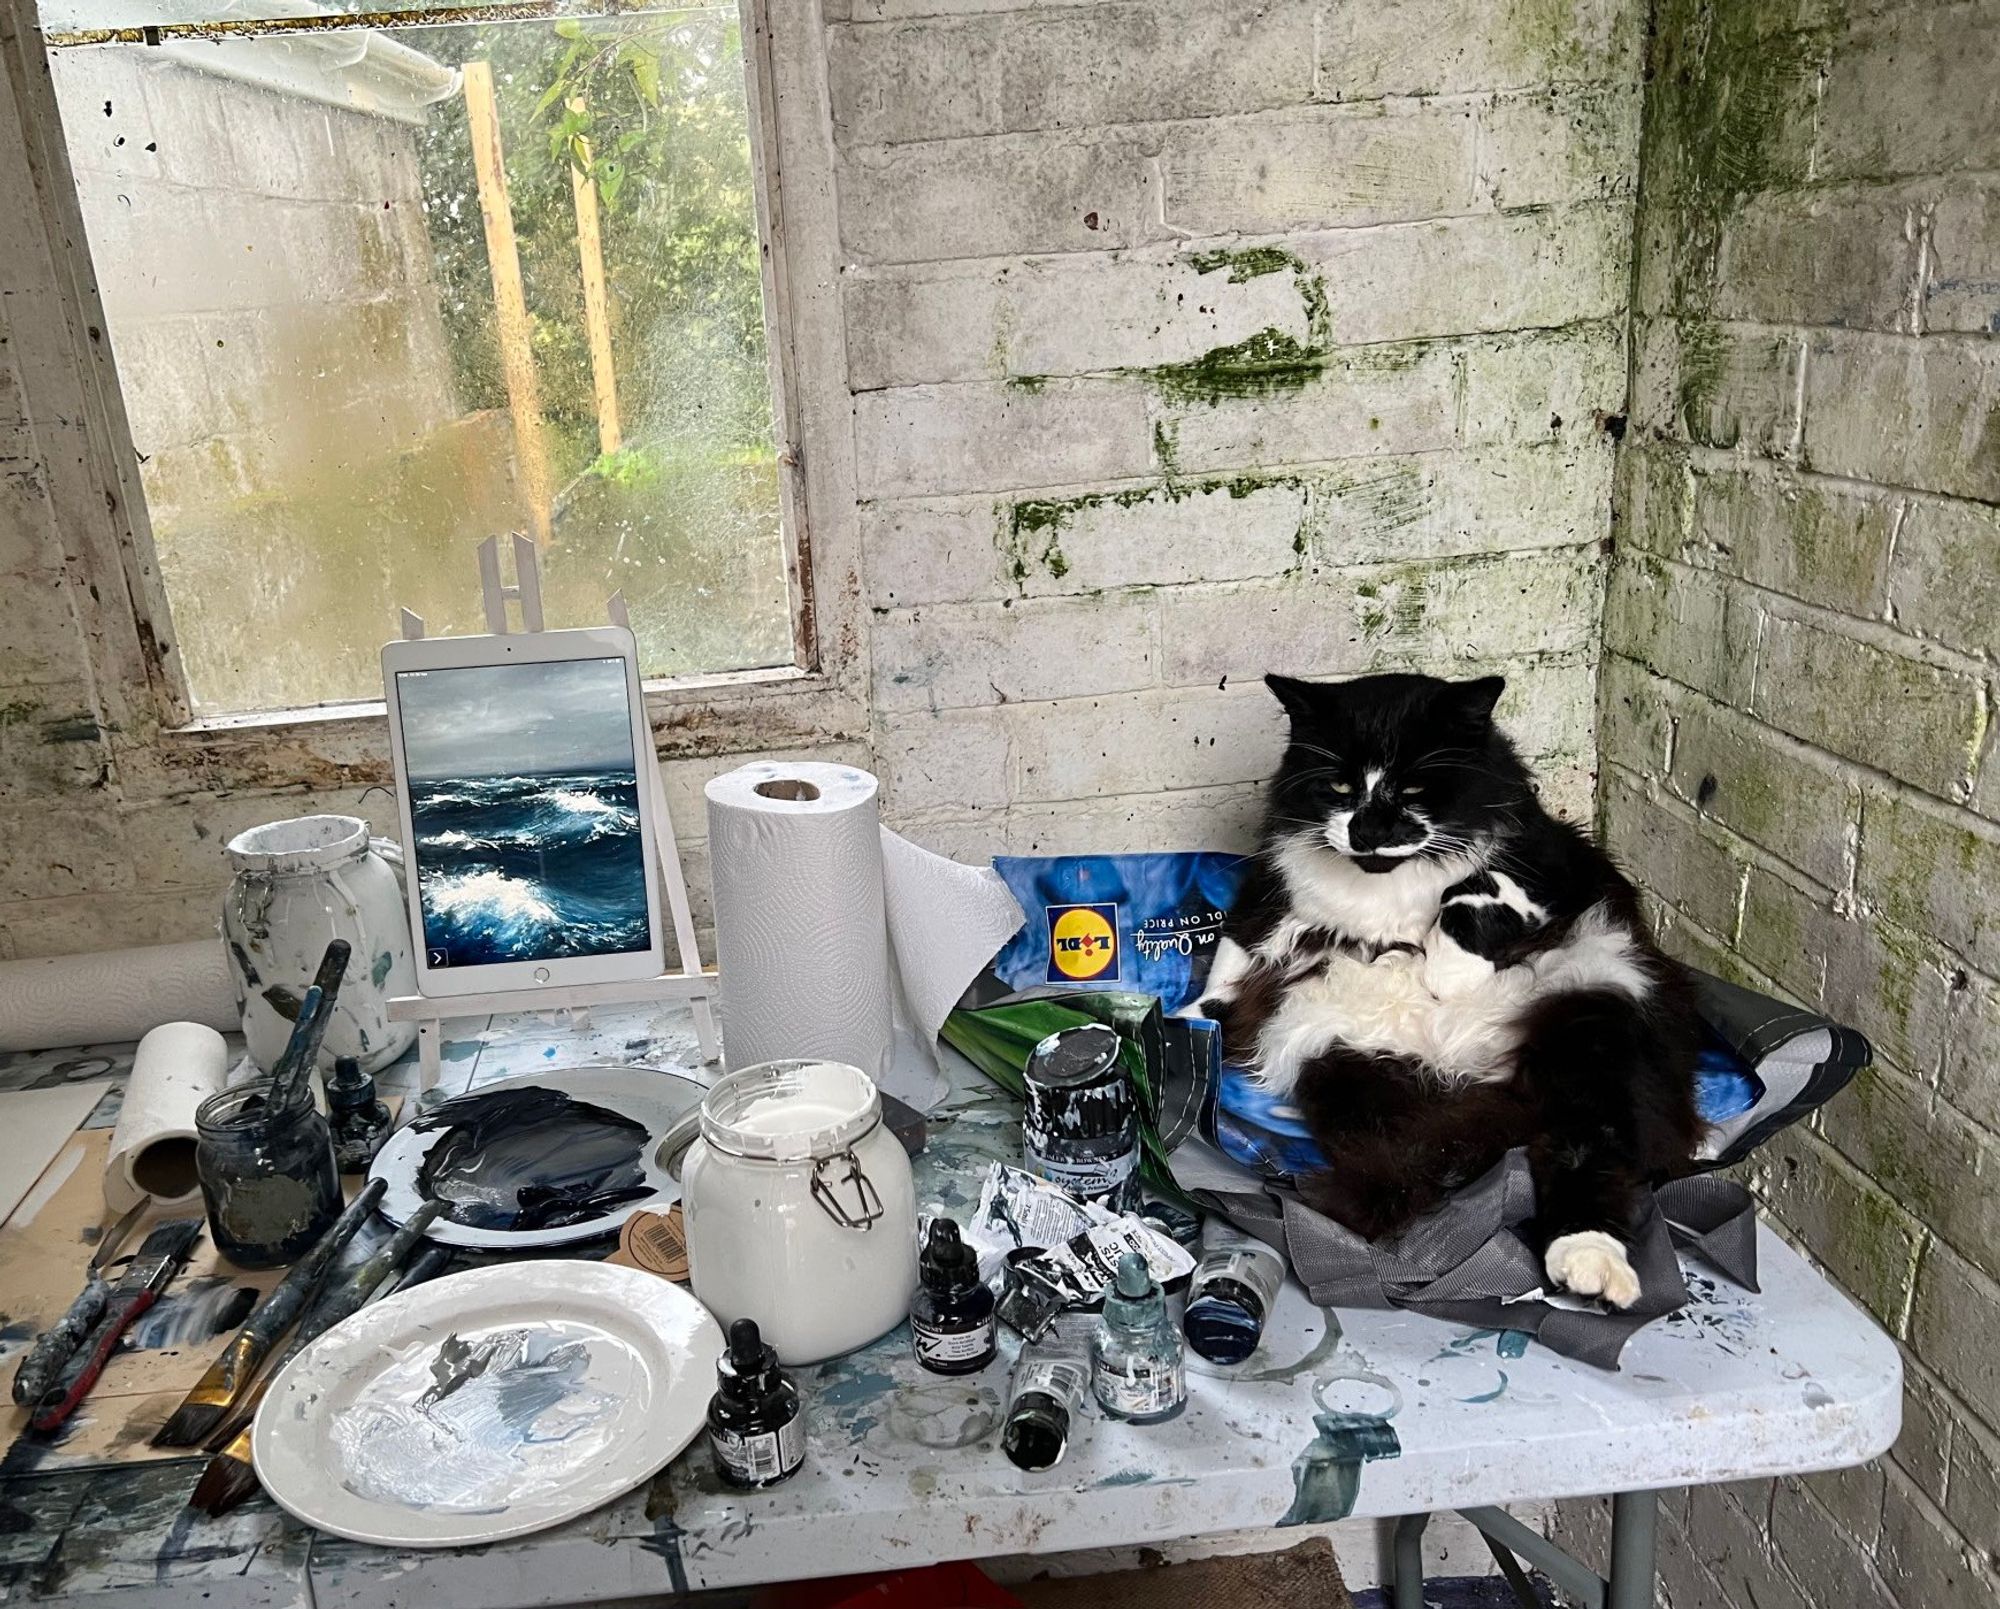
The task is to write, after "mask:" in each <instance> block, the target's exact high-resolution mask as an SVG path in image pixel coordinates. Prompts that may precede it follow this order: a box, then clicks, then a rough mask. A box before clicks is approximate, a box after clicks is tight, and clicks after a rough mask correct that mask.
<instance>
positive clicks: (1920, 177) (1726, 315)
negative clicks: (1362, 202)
mask: <svg viewBox="0 0 2000 1609" xmlns="http://www.w3.org/2000/svg"><path fill="white" fill-rule="evenodd" d="M1653 49H1654V52H1655V55H1654V59H1653V61H1652V62H1651V64H1650V73H1649V90H1648V100H1647V106H1646V112H1645V133H1644V142H1643V156H1642V165H1641V175H1640V196H1641V202H1640V209H1639V218H1638V240H1639V245H1638V262H1637V272H1636V278H1635V286H1636V290H1635V304H1634V309H1633V314H1634V326H1633V327H1634V343H1633V344H1634V353H1635V373H1636V381H1635V388H1634V394H1633V399H1632V406H1633V415H1632V423H1631V429H1630V431H1629V433H1628V434H1627V436H1626V440H1625V443H1624V446H1623V449H1622V450H1621V454H1620V463H1619V482H1618V502H1617V524H1616V544H1617V550H1616V556H1615V559H1614V561H1613V566H1612V573H1611V577H1610V581H1609V586H1608V594H1607V602H1606V612H1605V621H1604V661H1603V671H1602V678H1601V705H1600V718H1599V730H1600V741H1601V753H1602V759H1603V783H1602V794H1601V808H1602V813H1603V822H1604V826H1605V830H1606V832H1607V834H1608V837H1609V840H1610V842H1611V845H1612V847H1613V848H1614V849H1616V850H1618V851H1620V852H1621V853H1622V854H1623V855H1624V857H1625V859H1626V861H1627V862H1628V864H1629V865H1630V866H1631V868H1632V869H1633V871H1634V872H1635V873H1636V875H1637V876H1638V878H1639V880H1640V881H1641V882H1642V883H1643V884H1644V885H1645V887H1646V889H1647V890H1648V892H1649V894H1650V895H1651V897H1652V900H1653V903H1654V908H1655V910H1656V911H1657V913H1658V915H1659V918H1660V921H1661V924H1662V926H1663V928H1664V931H1665V934H1666V938H1667V942H1668V943H1669V945H1670V946H1671V947H1672V948H1673V949H1675V950H1677V951H1678V952H1679V953H1680V954H1681V955H1683V956H1684V957H1686V958H1687V959H1689V960H1691V961H1694V962H1697V963H1699V964H1701V965H1703V966H1706V967H1708V968H1710V969H1711V970H1714V971H1717V972H1720V973H1722V974H1723V975H1725V976H1729V977H1734V978H1736V979H1738V980H1740V981H1743V982H1746V983H1749V984H1752V985H1754V986H1758V987H1762V988H1765V989H1769V990H1772V991H1774V992H1777V993H1781V994H1785V995H1789V996H1791V997H1793V998H1796V999H1800V1000H1804V1001H1809V1002H1812V1003H1814V1004H1817V1005H1819V1006H1821V1007H1823V1008H1824V1009H1825V1010H1827V1011H1828V1012H1830V1013H1832V1014H1834V1015H1836V1016H1839V1017H1841V1018H1843V1019H1844V1020H1846V1021H1849V1022H1852V1023H1854V1024H1856V1025H1857V1026H1859V1027H1860V1028H1862V1029H1863V1030H1865V1031H1866V1032H1867V1034H1868V1035H1869V1037H1870V1038H1871V1039H1872V1040H1873V1042H1874V1044H1875V1047H1876V1052H1877V1057H1878V1063H1877V1066H1876V1068H1875V1069H1874V1071H1872V1072H1871V1073H1869V1074H1868V1075H1866V1076H1865V1077H1864V1079H1863V1080H1862V1081H1861V1082H1860V1083H1859V1084H1858V1085H1857V1086H1856V1087H1855V1088H1853V1089H1852V1090H1850V1091H1849V1092H1848V1093H1847V1094H1845V1095H1843V1096H1842V1097H1840V1098H1839V1099H1838V1100H1836V1101H1835V1102H1834V1103H1833V1104H1832V1105H1831V1106H1829V1107H1828V1108H1826V1109H1825V1111H1824V1112H1823V1113H1822V1114H1821V1115H1820V1116H1819V1117H1817V1118H1816V1119H1815V1120H1814V1121H1813V1122H1812V1123H1811V1124H1810V1125H1809V1126H1807V1127H1804V1128H1796V1129H1793V1130H1791V1131H1790V1132H1788V1133H1787V1134H1786V1135H1785V1136H1784V1137H1782V1138H1781V1139H1779V1140H1777V1141H1776V1142H1774V1143H1773V1144H1771V1145H1770V1146H1768V1147H1766V1149H1765V1150H1764V1152H1763V1153H1762V1154H1761V1155H1760V1157H1759V1158H1758V1159H1757V1160H1756V1161H1755V1162H1754V1163H1753V1165H1751V1166H1750V1168H1749V1169H1748V1170H1747V1172H1748V1177H1749V1178H1750V1180H1751V1182H1752V1183H1753V1184H1754V1185H1755V1186H1756V1188H1757V1189H1758V1190H1759V1191H1760V1192H1761V1194H1762V1195H1763V1198H1764V1200H1765V1202H1766V1204H1767V1205H1768V1207H1769V1209H1770V1213H1771V1215H1772V1217H1773V1218H1774V1220H1775V1221H1776V1222H1777V1224H1778V1225H1779V1226H1780V1227H1781V1229H1782V1230H1783V1231H1784V1232H1785V1233H1786V1234H1787V1235H1788V1236H1790V1237H1791V1238H1793V1239H1794V1241H1795V1242H1796V1243H1797V1244H1798V1245H1800V1246H1801V1247H1802V1248H1803V1249H1804V1250H1805V1251H1806V1252H1807V1253H1808V1254H1809V1255H1810V1256H1812V1257H1813V1258H1814V1259H1815V1260H1816V1261H1817V1262H1818V1263H1819V1264H1820V1266H1821V1267H1823V1268H1824V1269H1825V1270H1826V1271H1827V1272H1828V1273H1829V1274H1830V1275H1831V1276H1832V1277H1834V1278H1835V1279H1836V1280H1837V1281H1839V1283H1840V1284H1842V1285H1843V1286H1844V1287H1845V1288H1846V1289H1847V1290H1848V1291H1849V1292H1850V1293H1851V1294H1852V1295H1853V1296H1854V1298H1855V1299H1856V1300H1857V1301H1858V1302H1859V1303H1860V1304H1861V1305H1863V1306H1864V1307H1866V1308H1867V1309H1868V1310H1869V1311H1870V1312H1872V1313H1873V1314H1874V1315H1875V1316H1876V1318H1877V1319H1878V1320H1879V1321H1880V1322H1881V1323H1882V1324H1883V1325H1884V1326H1886V1327H1887V1328H1888V1329H1889V1330H1890V1331H1891V1332H1892V1333H1893V1334H1895V1335H1896V1336H1897V1337H1898V1339H1899V1340H1900V1341H1901V1342H1902V1344H1903V1350H1904V1359H1905V1365H1906V1370H1907V1377H1908V1381H1909V1388H1908V1397H1907V1401H1906V1404H1905V1412H1904V1431H1903V1435H1902V1438H1901V1440H1900V1441H1899V1442H1898V1444H1897V1446H1896V1447H1895V1448H1894V1449H1893V1451H1892V1452H1891V1453H1890V1454H1889V1455H1888V1456H1887V1457H1886V1458H1884V1459H1882V1460H1880V1461H1879V1462H1877V1463H1876V1464H1874V1465H1871V1466H1869V1467H1867V1468H1865V1469H1861V1470H1856V1471H1849V1472H1846V1473H1843V1474H1839V1475H1831V1476H1820V1477H1811V1478H1808V1479H1805V1480H1795V1481H1783V1482H1778V1483H1769V1482H1766V1483H1757V1484H1753V1485H1749V1486H1744V1487H1735V1488H1724V1489H1720V1490H1708V1491H1697V1492H1695V1493H1694V1494H1693V1495H1692V1497H1691V1498H1690V1497H1688V1496H1686V1495H1679V1496H1676V1497H1674V1498H1673V1499H1672V1500H1671V1501H1670V1503H1669V1524H1668V1526H1667V1528H1666V1530H1665V1532H1664V1533H1663V1539H1662V1540H1663V1549H1664V1554H1663V1557H1664V1561H1665V1568H1666V1590H1665V1596H1664V1600H1663V1601H1666V1602H1669V1603H1671V1604H1672V1605H1674V1606H1675V1609H1690V1606H1697V1605H1698V1606H1702V1609H1710V1606H1713V1609H1773V1606H1776V1605H1835V1604H1838V1605H1843V1606H1845V1605H1854V1606H1858V1609H1887V1606H1890V1605H1896V1606H1900V1609H1982V1606H1985V1609H1993V1606H1995V1605H2000V1577H1996V1575H1995V1570H1994V1565H1995V1559H1996V1551H2000V1504H1996V1501H1995V1499H1996V1494H1997V1493H2000V1473H1996V1472H2000V1349H1996V1348H1995V1346H1994V1344H1993V1336H1994V1333H1995V1325H1996V1320H2000V1233H1996V1231H2000V981H1996V979H2000V918H1996V917H1995V916H1994V914H1993V903H1994V900H1995V898H1996V895H2000V753H1996V734H1995V730H1994V719H1993V713H1994V702H1995V691H1996V671H1995V663H1994V653H1995V649H1996V646H2000V506H1996V505H2000V341H1996V339H1995V333H1996V332H2000V180H1996V178H1995V177H1994V175H1995V173H1996V171H2000V93H1996V88H1995V86H1996V85H2000V6H1996V5H1994V4H1992V3H1990V0H1980V3H1961V4H1943V5H1930V4H1916V3H1900V0H1887V3H1882V4H1868V5H1861V4H1856V5H1853V6H1849V7H1842V6H1840V5H1837V4H1820V3H1817V0H1808V3H1806V4H1794V3H1789V0H1664V3H1663V4H1662V5H1661V6H1660V8H1659V11H1658V15H1657V19H1656V27H1655V30H1654V42H1653ZM1603 1518H1604V1516H1603V1514H1602V1511H1601V1509H1598V1508H1595V1507H1589V1506H1567V1507H1565V1509H1564V1511H1563V1514H1562V1525H1563V1528H1564V1529H1566V1530H1568V1531H1571V1532H1573V1533H1575V1534H1579V1535H1581V1536H1583V1537H1585V1538H1586V1539H1589V1540H1601V1536H1600V1535H1599V1533H1601V1530H1602V1524H1603Z"/></svg>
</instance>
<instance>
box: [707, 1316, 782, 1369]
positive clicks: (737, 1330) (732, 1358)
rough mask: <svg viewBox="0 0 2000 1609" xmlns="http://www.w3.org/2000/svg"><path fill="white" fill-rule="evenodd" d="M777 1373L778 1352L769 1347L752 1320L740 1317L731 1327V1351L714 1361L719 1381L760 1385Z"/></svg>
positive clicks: (755, 1322) (774, 1348)
mask: <svg viewBox="0 0 2000 1609" xmlns="http://www.w3.org/2000/svg"><path fill="white" fill-rule="evenodd" d="M777 1373H778V1349H777V1348H776V1347H774V1346H766V1345H765V1344H764V1337H763V1335H762V1334H761V1333H759V1331H758V1329H757V1321H756V1320H755V1319H753V1318H740V1319H738V1320H737V1321H736V1322H735V1323H734V1324H732V1325H730V1326H729V1350H728V1351H726V1352H724V1353H723V1354H722V1356H721V1357H719V1358H717V1359H716V1360H715V1374H716V1378H717V1379H719V1380H724V1381H728V1380H746V1381H755V1382H759V1383H760V1384H761V1383H763V1382H765V1381H768V1380H771V1379H774V1378H775V1377H776V1375H777Z"/></svg>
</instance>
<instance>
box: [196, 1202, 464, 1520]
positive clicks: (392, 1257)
mask: <svg viewBox="0 0 2000 1609" xmlns="http://www.w3.org/2000/svg"><path fill="white" fill-rule="evenodd" d="M445 1206H446V1203H444V1202H442V1201H427V1202H425V1203H424V1204H423V1205H422V1206H421V1207H419V1208H418V1209H417V1210H416V1211H415V1212H413V1213H412V1214H410V1221H409V1222H408V1223H406V1224H404V1225H403V1227H402V1228H401V1229H398V1230H397V1231H396V1232H395V1234H393V1235H391V1236H390V1237H389V1239H388V1240H387V1241H386V1242H385V1243H384V1244H383V1246H382V1248H381V1250H379V1251H377V1252H375V1253H374V1254H373V1255H372V1256H371V1257H369V1258H368V1259H367V1260H366V1261H365V1262H363V1263H362V1264H361V1266H360V1267H358V1268H357V1269H355V1271H354V1273H353V1275H352V1276H351V1277H350V1278H349V1279H348V1280H347V1282H346V1283H345V1284H343V1285H342V1286H341V1287H340V1288H339V1289H338V1290H333V1291H328V1292H327V1293H326V1295H325V1296H324V1297H323V1298H321V1299H320V1301H319V1302H318V1303H316V1304H315V1305H314V1307H313V1310H312V1311H311V1312H310V1313H308V1314H307V1315H306V1316H305V1318H304V1319H302V1320H301V1321H300V1323H299V1330H298V1334H297V1335H295V1336H293V1337H292V1343H291V1345H290V1346H288V1347H286V1348H285V1350H284V1354H283V1355H282V1356H281V1357H280V1358H279V1359H278V1361H277V1362H275V1363H273V1364H272V1365H271V1367H270V1368H268V1369H266V1370H265V1371H264V1374H263V1376H262V1378H260V1379H259V1380H258V1382H257V1386H256V1389H255V1390H254V1391H252V1392H251V1393H250V1395H249V1397H248V1398H247V1399H246V1400H245V1401H244V1402H243V1404H242V1406H241V1407H239V1408H237V1409H236V1410H235V1411H234V1412H232V1413H231V1415H230V1417H229V1421H228V1423H226V1424H225V1425H223V1427H222V1428H221V1429H220V1430H218V1431H217V1432H216V1433H215V1435H214V1436H213V1437H211V1438H210V1440H209V1443H208V1450H209V1451H210V1452H212V1453H214V1454H215V1456H214V1457H213V1458H211V1459H210V1460H209V1461H208V1467H207V1468H206V1469H204V1470H203V1471H202V1472H201V1479H200V1480H199V1481H198V1482H197V1483H196V1484H195V1489H194V1495H193V1496H192V1497H190V1498H189V1499H188V1503H189V1506H190V1507H193V1508H198V1509H200V1510H201V1511H202V1512H203V1513H204V1514H206V1515H208V1516H209V1517H210V1518H211V1519H217V1518H220V1517H221V1516H222V1515H224V1514H227V1513H228V1512H229V1511H230V1510H231V1509H233V1508H235V1507H236V1506H237V1505H238V1504H239V1503H241V1502H242V1501H243V1500H244V1499H245V1498H247V1497H248V1496H249V1495H250V1494H251V1493H252V1492H254V1491H256V1489H257V1470H256V1466H255V1464H254V1463H253V1462H252V1460H251V1455H250V1429H251V1426H252V1425H253V1424H254V1423H255V1422H256V1418H257V1405H258V1403H259V1402H261V1401H262V1400H263V1397H264V1393H265V1391H267V1390H268V1389H269V1388H270V1385H271V1382H272V1381H273V1380H275V1379H277V1377H278V1375H279V1374H280V1373H281V1372H282V1371H283V1369H284V1367H285V1365H286V1364H288V1363H290V1362H291V1361H292V1359H293V1358H295V1357H297V1356H298V1355H299V1354H300V1353H301V1352H303V1351H304V1350H305V1349H306V1348H307V1347H308V1346H310V1345H312V1343H313V1342H314V1341H316V1340H318V1339H319V1338H320V1337H321V1336H322V1335H324V1334H325V1333H326V1332H327V1331H328V1330H330V1329H332V1328H333V1327H334V1325H336V1324H338V1323H340V1322H341V1320H343V1319H346V1318H350V1317H352V1316H353V1315H354V1314H356V1313H358V1312H360V1310H361V1309H362V1308H363V1307H364V1306H365V1305H366V1304H367V1303H368V1301H369V1299H370V1298H371V1297H373V1296H374V1295H375V1294H376V1292H377V1291H379V1290H381V1289H383V1288H385V1287H386V1286H387V1284H388V1282H389V1277H390V1275H392V1274H393V1273H395V1271H396V1270H397V1269H398V1268H399V1267H401V1266H402V1262H403V1259H404V1258H405V1257H406V1256H408V1255H409V1251H410V1248H411V1247H412V1246H414V1245H415V1244H416V1243H417V1242H418V1241H419V1240H421V1239H422V1238H423V1235H424V1231H425V1230H426V1229H428V1228H430V1225H431V1220H432V1219H434V1218H435V1217H437V1215H438V1214H439V1213H441V1212H442V1211H444V1209H445ZM436 1252H443V1253H444V1256H443V1257H442V1258H432V1257H431V1256H430V1254H432V1253H436ZM418 1257H419V1260H420V1262H423V1261H428V1262H429V1263H430V1266H432V1267H438V1268H441V1267H442V1266H443V1264H444V1263H446V1262H449V1261H450V1259H451V1252H450V1248H448V1247H441V1246H427V1247H425V1248H424V1251H423V1252H420V1253H419V1254H418ZM418 1266H419V1265H418V1264H417V1263H413V1264H412V1265H411V1270H410V1273H411V1276H414V1275H415V1274H416V1271H417V1267H418ZM409 1283H411V1279H410V1278H409V1277H406V1278H405V1279H404V1281H403V1284H409ZM398 1288H399V1289H400V1288H401V1287H400V1286H399V1287H398Z"/></svg>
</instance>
